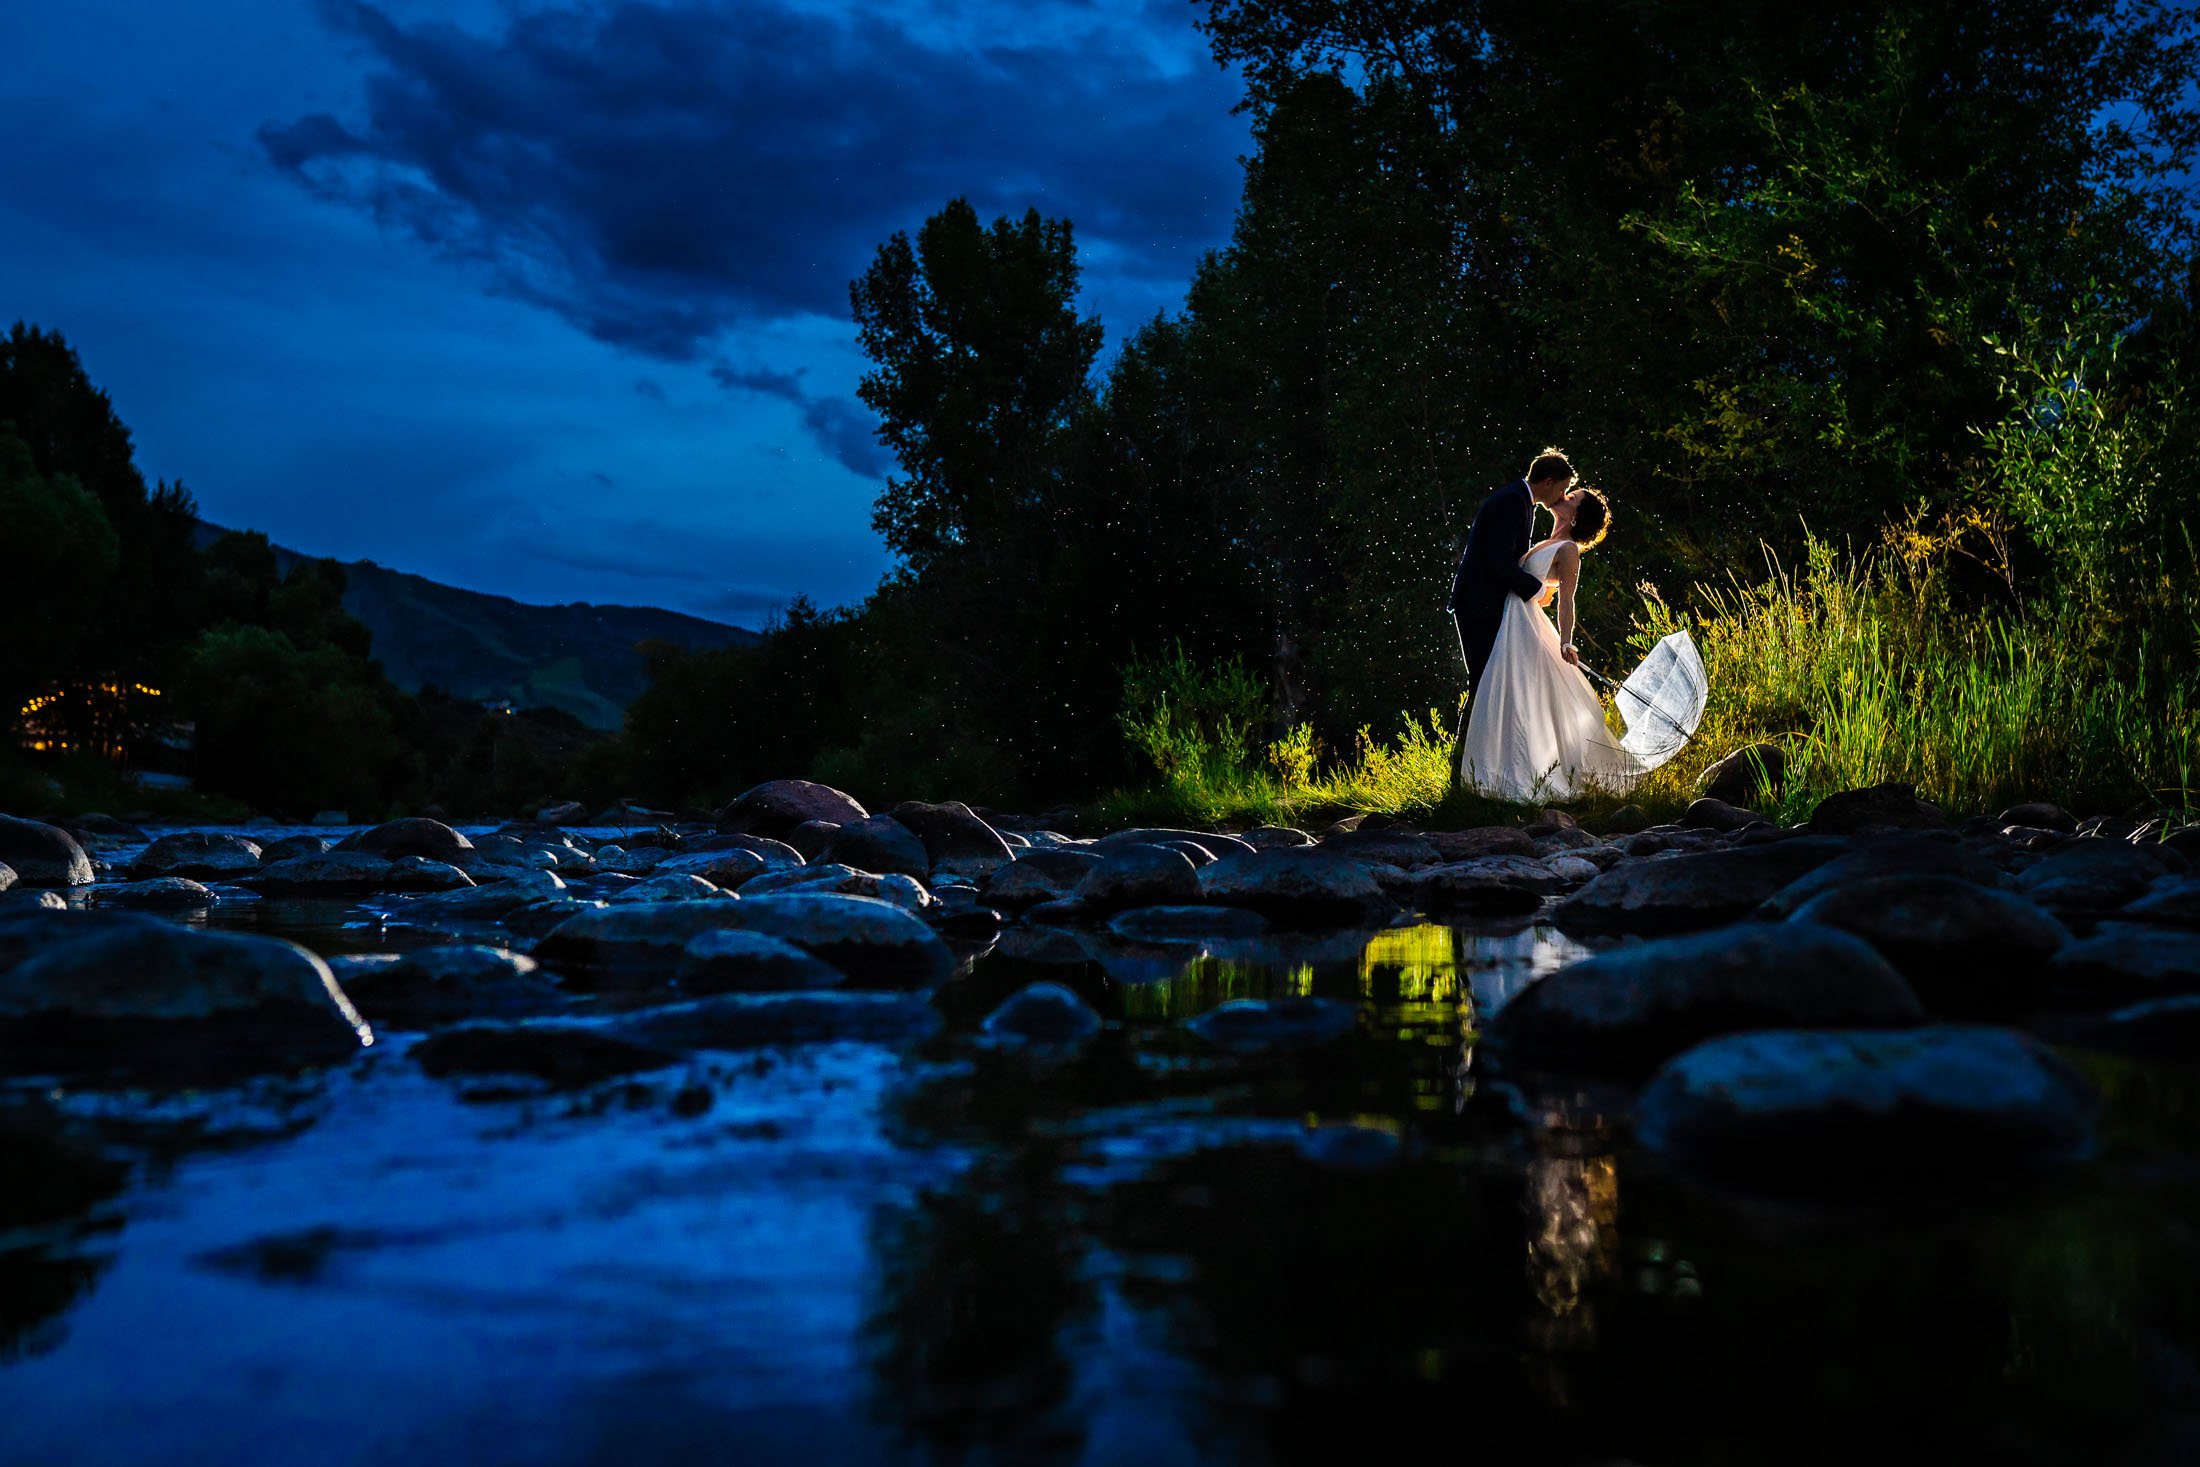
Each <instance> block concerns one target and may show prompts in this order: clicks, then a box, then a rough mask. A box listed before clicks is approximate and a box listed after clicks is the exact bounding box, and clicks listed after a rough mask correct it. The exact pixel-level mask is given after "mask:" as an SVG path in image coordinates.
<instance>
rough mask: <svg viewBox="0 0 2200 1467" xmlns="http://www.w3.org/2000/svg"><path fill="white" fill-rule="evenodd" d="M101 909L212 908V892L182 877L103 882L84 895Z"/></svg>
mask: <svg viewBox="0 0 2200 1467" xmlns="http://www.w3.org/2000/svg"><path fill="white" fill-rule="evenodd" d="M87 896H88V898H89V899H90V900H91V901H95V902H97V903H99V904H100V905H101V906H103V907H154V908H158V907H168V908H180V907H211V906H213V905H214V901H215V897H214V893H213V892H211V891H209V890H207V889H206V887H205V886H204V885H202V884H201V883H199V882H196V881H193V880H191V879H190V878H188V877H184V876H154V877H148V878H147V879H146V880H144V881H102V882H100V883H99V884H98V885H97V886H94V887H92V888H90V890H89V892H88V893H87Z"/></svg>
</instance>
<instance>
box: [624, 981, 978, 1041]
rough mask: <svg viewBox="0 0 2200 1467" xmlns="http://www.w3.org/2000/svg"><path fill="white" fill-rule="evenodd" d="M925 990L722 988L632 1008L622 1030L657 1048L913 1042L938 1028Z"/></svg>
mask: <svg viewBox="0 0 2200 1467" xmlns="http://www.w3.org/2000/svg"><path fill="white" fill-rule="evenodd" d="M939 1027H940V1013H939V1010H938V1009H936V1008H934V1007H933V1006H932V1003H931V1000H930V999H929V997H928V996H927V995H925V994H922V993H854V992H833V993H720V994H713V995H711V996H710V997H708V998H699V999H696V1000H694V1001H693V1002H689V1003H675V1004H664V1005H661V1006H659V1007H657V1008H651V1009H644V1010H642V1011H640V1012H638V1013H634V1014H628V1015H626V1016H624V1017H622V1018H621V1019H619V1020H618V1022H617V1025H616V1028H615V1032H616V1033H618V1034H620V1035H622V1036H626V1037H629V1038H632V1039H633V1040H635V1041H636V1042H638V1043H641V1044H644V1045H647V1046H649V1047H651V1048H664V1049H680V1050H691V1049H756V1048H761V1047H764V1046H776V1045H785V1044H831V1043H840V1042H848V1041H861V1042H863V1043H867V1044H905V1043H911V1042H914V1041H916V1040H920V1039H925V1038H928V1037H930V1036H931V1035H932V1034H935V1033H937V1032H938V1030H939Z"/></svg>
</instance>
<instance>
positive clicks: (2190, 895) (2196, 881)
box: [2116, 877, 2200, 940]
mask: <svg viewBox="0 0 2200 1467" xmlns="http://www.w3.org/2000/svg"><path fill="white" fill-rule="evenodd" d="M2116 920H2117V921H2119V922H2144V923H2148V924H2150V925H2154V926H2162V927H2186V928H2200V878H2194V877H2175V878H2171V879H2169V880H2167V881H2163V882H2159V883H2157V884H2156V886H2155V888H2154V889H2153V890H2152V891H2150V892H2149V893H2148V894H2147V895H2145V896H2143V897H2141V898H2139V900H2137V901H2135V902H2133V903H2132V904H2131V905H2130V906H2128V907H2125V908H2123V909H2121V910H2120V911H2118V912H2117V913H2116ZM2196 940H2200V939H2196Z"/></svg>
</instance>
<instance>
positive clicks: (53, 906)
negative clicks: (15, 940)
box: [0, 866, 69, 912]
mask: <svg viewBox="0 0 2200 1467" xmlns="http://www.w3.org/2000/svg"><path fill="white" fill-rule="evenodd" d="M0 871H7V872H8V874H7V878H6V879H5V880H0V910H7V909H11V908H12V909H15V910H38V911H47V912H66V911H67V910H69V900H68V898H67V897H64V896H63V895H61V893H60V892H57V891H33V890H32V889H31V888H29V887H27V886H15V885H14V883H15V873H14V872H13V871H8V868H7V867H5V866H0ZM11 887H13V888H14V889H13V890H10V888H11Z"/></svg>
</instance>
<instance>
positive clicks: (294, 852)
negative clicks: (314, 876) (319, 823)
mask: <svg viewBox="0 0 2200 1467" xmlns="http://www.w3.org/2000/svg"><path fill="white" fill-rule="evenodd" d="M259 847H260V864H261V865H262V866H272V865H274V864H275V863H276V862H277V861H287V860H289V859H290V858H291V857H293V856H318V855H320V854H321V853H322V852H323V851H328V850H333V849H335V847H336V842H334V841H332V840H330V839H329V838H328V837H327V836H325V835H286V836H282V837H280V838H278V839H275V840H269V841H261V842H259Z"/></svg>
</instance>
